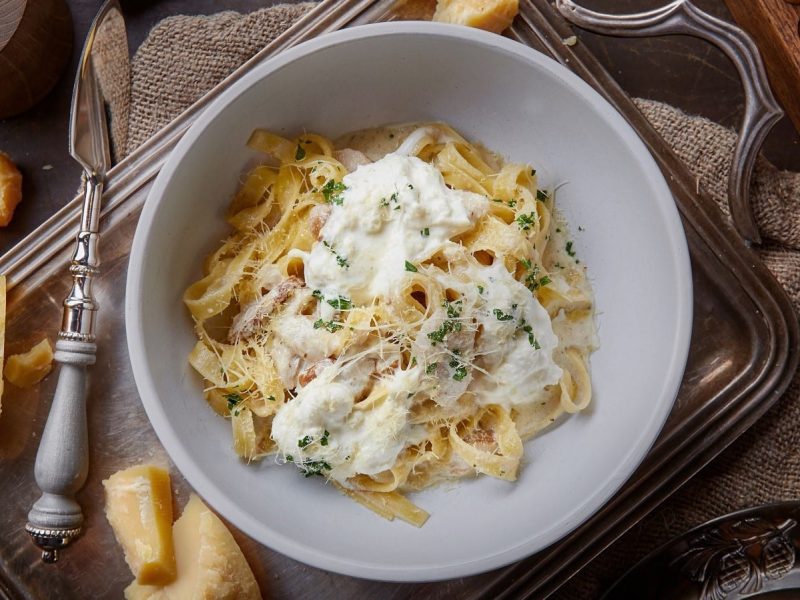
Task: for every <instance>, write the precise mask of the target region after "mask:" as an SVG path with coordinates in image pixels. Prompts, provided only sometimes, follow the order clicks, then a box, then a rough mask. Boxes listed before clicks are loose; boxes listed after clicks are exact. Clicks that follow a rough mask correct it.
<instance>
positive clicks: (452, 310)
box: [442, 300, 461, 319]
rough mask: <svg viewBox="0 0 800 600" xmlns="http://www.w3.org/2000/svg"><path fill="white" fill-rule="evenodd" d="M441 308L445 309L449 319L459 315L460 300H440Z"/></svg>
mask: <svg viewBox="0 0 800 600" xmlns="http://www.w3.org/2000/svg"><path fill="white" fill-rule="evenodd" d="M442 308H444V309H445V310H446V311H447V316H448V317H450V318H451V319H456V318H458V317H460V316H461V300H455V301H454V302H450V301H448V300H444V301H443V302H442Z"/></svg>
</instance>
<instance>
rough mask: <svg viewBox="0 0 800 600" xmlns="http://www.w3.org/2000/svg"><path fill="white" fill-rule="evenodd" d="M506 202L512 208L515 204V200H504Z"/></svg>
mask: <svg viewBox="0 0 800 600" xmlns="http://www.w3.org/2000/svg"><path fill="white" fill-rule="evenodd" d="M506 204H508V206H510V207H511V208H514V207H515V206H516V205H517V201H516V200H509V201H508V202H506Z"/></svg>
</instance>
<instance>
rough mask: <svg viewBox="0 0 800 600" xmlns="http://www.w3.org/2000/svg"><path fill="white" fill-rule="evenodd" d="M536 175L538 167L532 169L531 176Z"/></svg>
mask: <svg viewBox="0 0 800 600" xmlns="http://www.w3.org/2000/svg"><path fill="white" fill-rule="evenodd" d="M535 176H536V169H531V177H535Z"/></svg>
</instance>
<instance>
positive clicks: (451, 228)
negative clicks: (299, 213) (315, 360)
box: [291, 154, 488, 305]
mask: <svg viewBox="0 0 800 600" xmlns="http://www.w3.org/2000/svg"><path fill="white" fill-rule="evenodd" d="M343 182H344V184H345V186H347V189H346V190H345V191H344V192H343V194H342V202H341V204H334V205H333V210H332V211H331V215H330V217H329V218H328V220H327V222H326V223H325V225H324V226H323V228H322V230H321V232H320V233H321V236H322V239H321V240H320V241H319V242H316V243H315V244H314V246H313V247H312V249H311V251H310V252H302V251H297V250H294V251H292V253H291V254H292V255H293V256H299V257H301V258H302V259H303V262H304V264H305V270H304V276H305V280H306V285H307V286H308V287H310V288H312V289H318V290H320V291H322V293H323V294H324V295H325V296H326V297H337V296H340V295H341V296H345V297H347V298H350V299H352V300H353V302H355V303H356V304H360V305H365V304H370V303H372V302H373V300H374V299H375V298H389V297H391V295H392V294H393V293H395V292H396V291H398V289H399V286H400V284H401V283H402V281H403V279H404V278H405V277H406V275H407V269H408V267H407V264H406V263H409V264H411V265H413V266H414V267H417V266H418V265H419V263H420V262H421V261H424V260H426V259H428V258H430V257H431V256H432V255H433V254H435V253H436V252H437V251H438V250H439V249H441V248H442V246H443V245H444V244H446V243H448V240H449V238H451V237H453V236H455V235H458V234H459V233H462V232H464V231H466V230H467V229H469V227H470V226H471V224H472V223H473V222H474V221H475V220H476V219H477V218H479V217H480V216H481V215H482V214H484V213H485V212H486V211H487V210H488V201H487V200H486V198H484V197H483V196H481V195H479V194H475V193H472V192H466V191H462V190H451V189H449V188H447V186H445V183H444V179H443V178H442V175H441V173H440V172H439V171H438V170H437V169H436V168H435V167H434V166H432V165H430V164H428V163H426V162H424V161H422V160H420V159H418V158H416V157H410V156H401V155H398V154H388V155H386V156H385V157H383V158H382V159H380V160H378V161H376V162H374V163H371V164H368V165H361V166H359V167H358V169H356V170H355V171H354V172H353V173H350V174H348V175H346V176H345V177H344V180H343Z"/></svg>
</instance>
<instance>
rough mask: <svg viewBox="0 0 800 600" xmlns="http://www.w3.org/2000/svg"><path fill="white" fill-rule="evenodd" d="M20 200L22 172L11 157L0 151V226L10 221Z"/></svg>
mask: <svg viewBox="0 0 800 600" xmlns="http://www.w3.org/2000/svg"><path fill="white" fill-rule="evenodd" d="M21 200H22V173H20V172H19V169H18V168H17V165H15V164H14V163H13V162H12V161H11V159H10V158H9V157H8V156H6V155H5V154H3V153H2V152H0V227H5V226H6V225H8V224H9V223H11V218H12V217H13V216H14V209H15V208H17V204H19V203H20V201H21Z"/></svg>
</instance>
